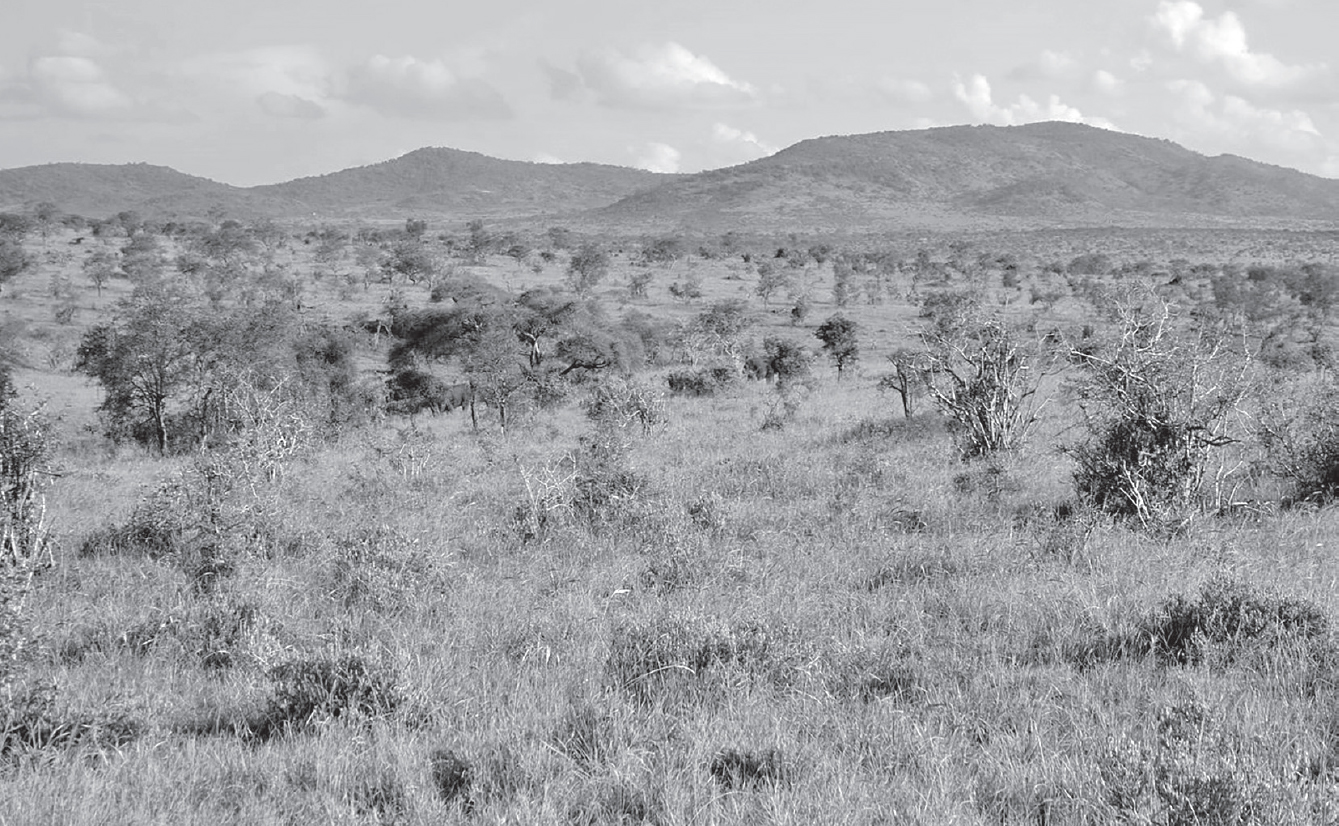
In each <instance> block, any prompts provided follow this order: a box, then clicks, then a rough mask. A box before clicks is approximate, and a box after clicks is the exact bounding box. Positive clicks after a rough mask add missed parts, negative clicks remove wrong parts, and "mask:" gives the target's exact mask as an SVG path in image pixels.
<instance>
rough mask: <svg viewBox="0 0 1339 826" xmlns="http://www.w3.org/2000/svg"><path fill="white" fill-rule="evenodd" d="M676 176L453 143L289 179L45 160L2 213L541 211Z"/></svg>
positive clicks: (586, 203)
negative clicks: (220, 179)
mask: <svg viewBox="0 0 1339 826" xmlns="http://www.w3.org/2000/svg"><path fill="white" fill-rule="evenodd" d="M674 177H676V176H673V175H660V174H656V173H652V172H644V171H642V170H640V169H627V168H624V167H618V166H606V165H601V164H592V163H576V164H537V163H526V162H522V161H507V160H500V159H497V158H490V157H488V156H487V155H480V154H478V153H475V152H463V151H459V150H455V149H434V148H429V149H419V150H416V151H414V152H410V153H409V154H407V155H404V156H402V157H400V158H396V159H394V160H390V161H385V162H383V163H378V164H373V165H371V166H363V167H356V168H354V169H346V170H343V171H341V172H335V173H332V174H329V175H321V176H318V177H311V178H299V179H297V180H294V181H288V182H286V183H281V184H270V185H265V186H256V187H249V188H243V187H234V186H229V185H227V184H221V183H217V182H215V181H211V180H208V179H207V178H198V177H195V176H193V175H186V174H184V173H181V172H177V171H176V170H173V169H169V168H168V167H163V166H151V165H149V164H122V165H99V164H79V163H59V164H46V165H42V166H29V167H21V168H17V169H6V170H0V210H15V209H21V208H23V207H24V206H25V205H30V204H34V203H38V202H42V201H49V202H51V203H54V204H56V205H57V206H58V207H60V208H61V209H62V210H64V211H66V212H73V213H77V214H80V215H85V216H88V217H105V216H108V215H114V214H115V213H117V212H121V211H122V210H134V211H136V212H139V213H141V214H142V215H144V216H146V217H154V218H177V219H183V218H204V217H206V216H207V215H208V214H209V213H210V212H211V211H212V210H216V209H221V210H223V211H224V212H225V213H227V214H228V215H231V216H235V217H251V216H257V217H261V216H264V217H271V218H285V217H288V218H298V217H301V218H307V217H309V216H312V215H315V216H318V217H319V218H322V219H342V218H343V219H349V218H369V219H372V218H387V219H397V218H404V217H407V216H424V215H427V216H439V217H443V216H444V217H452V218H461V219H468V218H473V217H519V216H525V217H538V216H544V215H550V214H557V213H566V212H571V211H573V210H585V209H593V208H596V207H601V206H605V205H607V204H610V203H612V202H614V201H617V200H618V199H620V198H623V197H625V196H627V195H629V194H631V193H634V192H637V191H638V190H641V189H645V188H648V187H651V186H654V185H655V184H657V183H660V182H662V181H664V180H667V179H672V178H674Z"/></svg>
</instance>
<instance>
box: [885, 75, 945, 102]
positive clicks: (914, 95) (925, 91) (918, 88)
mask: <svg viewBox="0 0 1339 826" xmlns="http://www.w3.org/2000/svg"><path fill="white" fill-rule="evenodd" d="M876 85H877V87H878V89H879V91H880V92H882V93H883V94H884V95H885V96H886V97H889V98H891V99H893V100H895V101H898V102H899V103H926V102H928V101H929V100H931V99H932V98H933V97H934V92H933V91H931V89H930V87H929V86H926V85H925V84H924V83H921V82H920V81H919V80H903V79H901V78H892V77H887V78H883V79H882V80H880V81H879V82H878V83H877V84H876Z"/></svg>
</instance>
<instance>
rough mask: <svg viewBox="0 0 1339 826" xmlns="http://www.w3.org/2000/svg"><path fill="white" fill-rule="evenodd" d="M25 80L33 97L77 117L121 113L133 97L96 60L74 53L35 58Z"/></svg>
mask: <svg viewBox="0 0 1339 826" xmlns="http://www.w3.org/2000/svg"><path fill="white" fill-rule="evenodd" d="M27 83H28V85H29V87H30V89H31V91H32V94H33V96H34V98H35V99H36V101H37V102H38V103H39V104H41V105H43V106H45V107H47V108H49V109H50V110H51V111H52V112H53V113H56V114H61V115H67V116H70V117H78V118H105V117H122V116H125V115H128V114H130V111H131V109H132V107H133V106H134V101H133V100H131V98H130V96H129V95H127V94H126V93H125V92H123V91H121V90H120V89H119V88H117V87H116V85H115V84H113V83H112V82H111V81H110V79H109V78H108V77H107V73H106V72H105V71H104V70H103V68H102V66H101V65H99V64H98V63H97V62H96V61H95V60H93V59H92V58H88V57H79V56H76V55H55V56H49V57H39V58H35V59H34V60H33V61H32V62H31V63H30V64H29V66H28V78H27Z"/></svg>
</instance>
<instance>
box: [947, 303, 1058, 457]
mask: <svg viewBox="0 0 1339 826" xmlns="http://www.w3.org/2000/svg"><path fill="white" fill-rule="evenodd" d="M935 303H936V304H937V305H938V309H937V310H936V312H935V313H934V314H933V315H932V321H933V324H932V327H931V329H930V330H928V331H926V332H925V333H924V334H923V335H922V339H923V340H924V341H925V343H926V345H927V352H926V359H925V370H924V373H923V374H922V375H923V376H924V379H925V386H926V390H927V392H928V393H929V395H930V398H931V399H932V400H933V401H934V403H935V406H937V407H938V408H939V410H940V411H941V412H942V413H943V414H944V415H946V416H947V417H948V418H949V419H950V420H951V422H952V425H953V430H954V431H955V435H956V436H957V441H958V447H959V450H960V451H961V453H962V455H963V457H964V458H973V457H981V456H990V455H992V454H996V453H999V452H1001V451H1008V450H1014V449H1016V448H1019V447H1021V446H1022V445H1023V444H1024V443H1025V442H1026V441H1027V437H1028V435H1029V433H1030V432H1031V431H1032V428H1033V426H1035V425H1036V423H1037V419H1038V417H1039V416H1040V413H1041V409H1042V407H1043V406H1044V405H1045V402H1044V401H1041V402H1038V401H1037V398H1036V396H1037V391H1038V388H1039V385H1040V381H1041V375H1040V371H1039V370H1038V369H1037V366H1038V365H1037V363H1038V360H1039V359H1038V357H1039V355H1040V353H1039V352H1038V350H1037V349H1036V348H1035V347H1033V346H1031V345H1030V344H1028V343H1025V342H1024V341H1023V340H1022V339H1021V337H1020V336H1019V335H1018V333H1017V332H1016V331H1015V330H1013V329H1011V328H1010V327H1009V326H1008V325H1006V324H1005V322H1004V321H1003V320H1002V319H1000V318H998V317H994V318H982V317H981V315H980V313H979V310H980V308H979V306H978V305H977V304H976V303H975V302H973V301H971V300H962V301H958V300H948V301H938V302H935ZM923 314H924V310H923Z"/></svg>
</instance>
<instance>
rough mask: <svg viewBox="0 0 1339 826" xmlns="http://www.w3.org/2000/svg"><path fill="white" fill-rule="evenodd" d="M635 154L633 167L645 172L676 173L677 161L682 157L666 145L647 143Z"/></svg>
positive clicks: (677, 169) (677, 151)
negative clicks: (635, 158)
mask: <svg viewBox="0 0 1339 826" xmlns="http://www.w3.org/2000/svg"><path fill="white" fill-rule="evenodd" d="M636 154H637V160H636V161H635V162H634V165H635V166H636V167H637V168H638V169H645V170H646V171H647V172H678V171H679V160H680V158H681V157H682V155H681V154H680V152H679V150H677V149H675V148H674V147H672V146H670V145H669V144H667V143H648V144H647V145H646V146H645V147H643V148H642V150H641V151H640V152H638V153H636Z"/></svg>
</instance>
